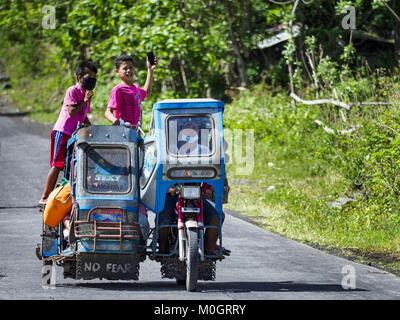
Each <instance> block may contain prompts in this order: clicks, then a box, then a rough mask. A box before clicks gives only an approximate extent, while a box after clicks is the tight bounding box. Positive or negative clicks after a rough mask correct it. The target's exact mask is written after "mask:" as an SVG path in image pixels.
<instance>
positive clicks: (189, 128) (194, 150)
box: [167, 115, 214, 156]
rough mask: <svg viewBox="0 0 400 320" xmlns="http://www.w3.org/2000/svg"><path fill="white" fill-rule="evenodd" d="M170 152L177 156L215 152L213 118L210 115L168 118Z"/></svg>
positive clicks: (202, 154) (203, 154)
mask: <svg viewBox="0 0 400 320" xmlns="http://www.w3.org/2000/svg"><path fill="white" fill-rule="evenodd" d="M167 128H168V129H167V130H168V135H167V137H168V152H169V153H170V154H172V155H175V156H209V155H211V154H212V153H213V149H214V145H213V128H214V124H213V120H212V118H211V116H209V115H176V116H175V115H174V116H170V117H168V118H167Z"/></svg>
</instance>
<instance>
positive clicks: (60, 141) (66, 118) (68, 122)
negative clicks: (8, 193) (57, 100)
mask: <svg viewBox="0 0 400 320" xmlns="http://www.w3.org/2000/svg"><path fill="white" fill-rule="evenodd" d="M75 74H76V78H77V83H76V84H75V85H73V86H71V87H69V88H68V90H67V91H66V93H65V97H64V102H63V106H62V108H61V111H60V115H59V117H58V120H57V122H56V123H55V125H54V128H53V131H52V132H51V152H50V166H51V168H50V171H49V173H48V175H47V179H46V183H45V186H44V190H43V194H42V197H41V199H40V200H39V203H38V206H39V207H40V208H41V209H43V208H44V207H45V205H46V203H47V198H48V197H49V195H50V193H51V191H53V189H54V186H55V185H56V182H57V179H58V174H59V173H60V171H61V170H63V168H64V163H65V157H66V147H67V142H68V139H69V138H70V137H71V135H72V133H73V132H74V131H75V130H76V128H77V125H78V123H81V124H82V123H84V124H88V125H90V121H89V119H88V117H87V113H88V112H90V101H91V99H92V97H93V91H92V90H93V89H94V86H95V84H96V74H97V67H96V66H95V65H94V64H93V63H92V62H90V61H83V62H81V63H80V64H79V65H78V66H77V68H76V70H75Z"/></svg>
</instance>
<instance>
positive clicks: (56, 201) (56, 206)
mask: <svg viewBox="0 0 400 320" xmlns="http://www.w3.org/2000/svg"><path fill="white" fill-rule="evenodd" d="M71 210H72V199H71V187H70V185H69V182H67V180H65V182H63V184H62V185H61V186H59V187H57V188H55V189H54V190H53V191H52V192H51V193H50V195H49V198H48V200H47V204H46V208H45V209H44V213H43V222H44V224H45V225H48V226H50V227H53V228H55V227H57V226H58V224H59V223H60V222H61V220H62V219H63V218H64V217H65V216H66V215H67V214H68V213H70V212H71Z"/></svg>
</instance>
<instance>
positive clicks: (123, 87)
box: [105, 55, 157, 126]
mask: <svg viewBox="0 0 400 320" xmlns="http://www.w3.org/2000/svg"><path fill="white" fill-rule="evenodd" d="M146 63H147V78H146V82H145V84H144V87H143V88H140V87H139V86H138V85H137V84H135V83H134V82H133V75H134V70H135V68H134V65H133V59H132V57H130V56H128V55H122V56H119V57H118V58H117V59H115V72H116V73H117V74H118V75H119V77H120V79H121V83H120V84H118V85H116V86H115V87H114V88H113V89H112V90H111V95H110V100H109V101H108V105H107V109H106V113H105V117H106V118H107V119H108V120H109V121H110V122H111V123H112V124H113V125H121V124H123V123H124V122H129V123H130V124H131V125H134V126H136V125H137V124H138V122H139V121H141V109H140V105H141V103H142V101H143V100H144V98H145V97H149V96H150V94H151V90H152V86H153V73H154V70H155V69H156V67H157V58H156V57H154V63H153V64H151V63H150V61H149V59H148V58H147V60H146Z"/></svg>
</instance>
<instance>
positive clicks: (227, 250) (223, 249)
mask: <svg viewBox="0 0 400 320" xmlns="http://www.w3.org/2000/svg"><path fill="white" fill-rule="evenodd" d="M219 248H220V247H219V246H218V245H217V247H216V250H217V251H218V250H219ZM231 252H232V251H231V250H229V249H226V248H224V247H222V254H223V255H224V256H230V255H231Z"/></svg>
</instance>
